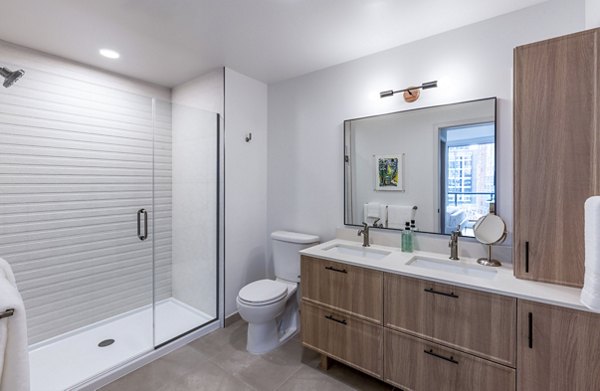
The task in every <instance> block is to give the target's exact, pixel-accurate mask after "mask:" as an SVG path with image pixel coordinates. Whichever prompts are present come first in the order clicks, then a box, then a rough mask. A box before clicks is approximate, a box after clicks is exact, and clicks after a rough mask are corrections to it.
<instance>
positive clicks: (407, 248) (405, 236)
mask: <svg viewBox="0 0 600 391" xmlns="http://www.w3.org/2000/svg"><path fill="white" fill-rule="evenodd" d="M402 251H403V252H405V253H412V252H413V234H412V231H411V230H410V223H409V222H408V221H407V222H406V227H405V228H404V231H402Z"/></svg>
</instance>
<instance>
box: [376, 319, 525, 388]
mask: <svg viewBox="0 0 600 391" xmlns="http://www.w3.org/2000/svg"><path fill="white" fill-rule="evenodd" d="M385 349H386V350H385V365H384V380H385V381H387V382H389V383H392V384H394V385H396V386H398V387H400V388H402V389H405V390H418V391H430V390H431V391H434V390H435V391H458V390H460V391H481V390H485V391H511V390H514V389H515V370H514V369H512V368H508V367H505V366H503V365H500V364H495V363H493V362H491V361H487V360H484V359H481V358H477V357H475V356H472V355H470V354H466V353H462V352H459V351H456V350H454V349H450V348H447V347H443V346H441V345H438V344H436V343H432V342H428V341H425V340H422V339H419V338H416V337H411V336H409V335H406V334H404V333H401V332H397V331H393V330H390V329H386V330H385Z"/></svg>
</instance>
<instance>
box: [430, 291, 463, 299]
mask: <svg viewBox="0 0 600 391" xmlns="http://www.w3.org/2000/svg"><path fill="white" fill-rule="evenodd" d="M424 290H425V292H427V293H433V294H434V295H442V296H447V297H451V298H453V299H458V295H455V294H454V292H451V293H446V292H439V291H436V290H434V289H433V288H425V289H424Z"/></svg>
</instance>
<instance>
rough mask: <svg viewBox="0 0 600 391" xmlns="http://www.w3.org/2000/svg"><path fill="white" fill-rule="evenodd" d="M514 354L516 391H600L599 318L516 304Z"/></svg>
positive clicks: (580, 312) (573, 311) (564, 310)
mask: <svg viewBox="0 0 600 391" xmlns="http://www.w3.org/2000/svg"><path fill="white" fill-rule="evenodd" d="M529 313H531V314H532V326H533V327H532V337H533V339H532V341H531V342H532V348H530V347H529V319H528V315H529ZM517 350H518V363H519V367H518V373H517V386H518V389H519V390H527V391H538V390H539V391H554V390H556V391H558V390H573V391H587V390H600V315H598V314H592V313H589V312H583V311H576V310H571V309H567V308H562V307H556V306H551V305H546V304H539V303H533V302H528V301H524V300H519V303H518V348H517Z"/></svg>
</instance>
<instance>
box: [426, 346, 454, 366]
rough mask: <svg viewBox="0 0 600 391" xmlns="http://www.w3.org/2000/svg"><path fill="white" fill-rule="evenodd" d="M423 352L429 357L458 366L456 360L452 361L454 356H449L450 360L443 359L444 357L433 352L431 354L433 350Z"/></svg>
mask: <svg viewBox="0 0 600 391" xmlns="http://www.w3.org/2000/svg"><path fill="white" fill-rule="evenodd" d="M424 352H425V353H427V354H429V355H431V356H433V357H437V358H441V359H442V360H446V361H449V362H451V363H452V364H458V361H456V360H455V359H454V356H450V358H448V357H444V356H442V355H441V354H437V353H434V352H433V349H429V350H424Z"/></svg>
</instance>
